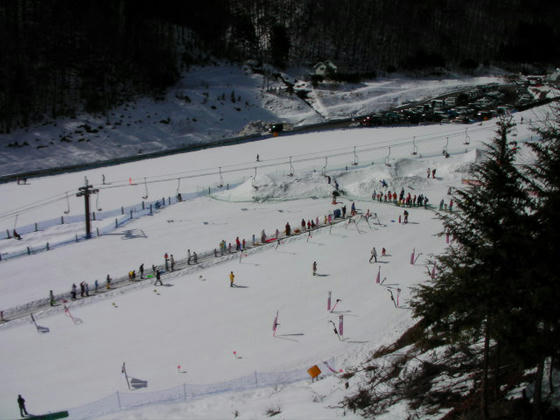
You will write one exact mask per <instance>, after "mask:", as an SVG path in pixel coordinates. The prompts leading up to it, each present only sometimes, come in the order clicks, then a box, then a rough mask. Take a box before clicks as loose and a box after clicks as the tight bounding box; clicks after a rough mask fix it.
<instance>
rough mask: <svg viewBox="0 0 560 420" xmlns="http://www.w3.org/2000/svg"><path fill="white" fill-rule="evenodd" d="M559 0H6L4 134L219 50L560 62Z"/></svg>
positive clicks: (434, 61)
mask: <svg viewBox="0 0 560 420" xmlns="http://www.w3.org/2000/svg"><path fill="white" fill-rule="evenodd" d="M558 17H560V4H559V3H558V2H557V1H553V0H540V1H538V2H532V1H529V0H505V1H500V2H495V1H491V0H472V1H468V2H465V1H455V0H425V1H421V2H418V1H415V0H400V1H398V2H395V1H393V0H371V1H363V0H321V1H311V0H303V1H301V0H206V1H204V2H188V1H177V0H160V1H158V2H152V1H147V0H137V1H133V0H118V1H113V0H81V1H70V0H41V1H33V0H4V1H1V2H0V132H9V131H10V130H11V129H13V128H14V127H17V126H25V125H28V124H29V123H30V122H31V121H37V120H40V119H41V118H42V117H43V116H44V115H47V116H49V117H51V118H56V117H57V116H60V115H72V113H74V112H76V111H77V110H81V109H85V110H87V111H90V112H103V111H105V110H107V109H110V108H111V107H112V106H114V105H116V104H118V103H119V102H121V101H123V100H127V99H128V98H130V97H131V96H133V95H136V94H154V95H157V94H158V93H160V92H162V91H163V90H164V89H165V88H166V87H167V86H170V85H171V84H173V83H174V82H175V81H176V80H177V79H178V77H179V74H180V72H181V70H183V69H184V68H185V67H186V66H188V65H190V64H194V63H204V62H205V61H206V60H208V57H211V56H212V57H216V58H226V59H231V60H235V61H242V60H245V59H249V58H250V59H257V60H261V61H265V62H269V63H272V64H274V65H277V66H279V67H285V66H288V65H313V64H315V63H316V62H317V61H320V60H326V59H328V60H331V61H332V62H334V63H335V64H336V65H337V66H338V70H339V72H340V73H342V74H356V73H363V74H365V73H367V74H369V75H372V74H375V73H379V72H391V71H402V70H412V71H414V70H426V69H432V68H436V67H448V68H453V69H462V70H467V71H468V70H471V69H473V68H475V67H476V66H478V65H479V64H481V63H483V64H498V65H502V66H508V65H509V66H512V68H515V69H516V70H518V69H522V65H523V64H525V63H529V64H537V65H542V66H544V65H547V64H558V61H559V58H558V57H560V30H559V29H558V26H557V25H556V22H557V19H558Z"/></svg>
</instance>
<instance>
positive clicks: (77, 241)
mask: <svg viewBox="0 0 560 420" xmlns="http://www.w3.org/2000/svg"><path fill="white" fill-rule="evenodd" d="M76 242H78V234H77V233H76Z"/></svg>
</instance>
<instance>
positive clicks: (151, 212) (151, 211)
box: [150, 204, 154, 216]
mask: <svg viewBox="0 0 560 420" xmlns="http://www.w3.org/2000/svg"><path fill="white" fill-rule="evenodd" d="M152 214H154V212H153V210H152V205H151V204H150V216H151V215H152Z"/></svg>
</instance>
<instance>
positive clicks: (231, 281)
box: [229, 271, 235, 287]
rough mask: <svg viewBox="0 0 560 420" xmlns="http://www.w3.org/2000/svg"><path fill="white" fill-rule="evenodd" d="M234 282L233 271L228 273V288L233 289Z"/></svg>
mask: <svg viewBox="0 0 560 420" xmlns="http://www.w3.org/2000/svg"><path fill="white" fill-rule="evenodd" d="M234 280H235V274H233V271H230V272H229V287H233V281H234Z"/></svg>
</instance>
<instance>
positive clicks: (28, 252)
mask: <svg viewBox="0 0 560 420" xmlns="http://www.w3.org/2000/svg"><path fill="white" fill-rule="evenodd" d="M27 255H31V249H30V248H29V247H27Z"/></svg>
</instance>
